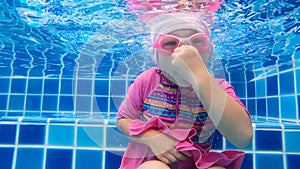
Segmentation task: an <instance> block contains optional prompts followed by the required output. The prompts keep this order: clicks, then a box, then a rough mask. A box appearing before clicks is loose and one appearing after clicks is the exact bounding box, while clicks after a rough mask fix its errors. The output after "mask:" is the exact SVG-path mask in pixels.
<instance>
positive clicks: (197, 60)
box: [172, 45, 253, 148]
mask: <svg viewBox="0 0 300 169" xmlns="http://www.w3.org/2000/svg"><path fill="white" fill-rule="evenodd" d="M172 65H173V66H174V70H176V71H177V73H178V74H180V75H181V77H183V78H184V79H185V80H186V81H187V82H190V84H191V85H192V87H193V89H194V91H195V92H196V94H197V96H198V97H199V99H200V100H201V102H202V103H203V105H204V106H205V108H206V110H207V112H208V115H209V117H210V118H211V120H212V122H213V124H214V125H215V126H216V128H217V129H218V130H219V131H220V132H221V134H222V135H223V136H224V137H225V138H226V139H228V140H229V141H230V142H231V143H232V144H234V145H235V146H237V147H240V148H243V147H246V146H247V145H248V144H249V143H250V142H251V140H252V137H253V132H252V131H253V130H252V123H251V120H250V118H249V116H248V113H247V112H246V111H245V110H244V108H243V107H242V106H241V105H240V104H239V103H238V102H237V101H235V100H234V99H233V98H232V97H231V96H230V95H228V94H227V93H226V92H225V91H224V90H223V89H222V88H221V86H220V85H219V84H218V82H217V81H216V80H215V79H214V78H213V77H212V76H211V74H210V72H209V71H208V69H207V67H206V65H205V62H204V61H203V59H202V58H201V57H200V54H199V53H198V51H197V49H195V48H194V47H192V46H188V45H182V46H181V47H179V48H177V49H176V50H175V52H174V53H173V57H172Z"/></svg>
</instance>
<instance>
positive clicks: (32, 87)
mask: <svg viewBox="0 0 300 169" xmlns="http://www.w3.org/2000/svg"><path fill="white" fill-rule="evenodd" d="M42 86H43V80H42V79H28V89H27V93H29V94H41V93H42Z"/></svg>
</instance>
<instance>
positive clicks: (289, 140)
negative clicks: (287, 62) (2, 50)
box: [0, 69, 300, 169]
mask: <svg viewBox="0 0 300 169" xmlns="http://www.w3.org/2000/svg"><path fill="white" fill-rule="evenodd" d="M227 73H228V74H227V76H228V77H229V78H228V79H229V80H230V82H231V84H232V85H233V86H234V87H235V89H236V91H237V94H238V95H239V96H240V97H241V99H242V101H243V102H244V103H245V105H246V106H247V107H248V109H249V111H250V113H251V116H252V119H253V127H254V139H253V142H252V144H251V145H249V146H248V147H247V148H245V149H243V150H244V151H245V152H246V158H245V161H244V165H243V167H242V168H243V169H252V168H253V169H263V168H272V169H296V168H297V167H298V165H297V164H298V162H296V161H298V160H300V148H299V145H298V140H299V138H300V127H299V110H298V102H299V95H298V94H297V93H299V92H298V91H299V90H300V88H299V87H298V86H299V83H298V82H299V80H298V78H299V77H300V76H299V75H300V71H299V70H295V69H292V70H290V71H286V72H285V73H279V74H276V75H273V76H270V77H266V78H261V79H259V80H254V81H251V80H250V79H254V78H255V72H246V71H245V72H243V73H241V71H231V72H230V71H229V72H227ZM131 81H132V80H128V79H120V78H119V79H105V78H98V79H88V78H83V79H77V80H76V81H75V83H76V85H75V86H80V85H82V86H85V89H86V90H80V92H81V93H78V92H77V93H76V96H75V95H74V91H73V90H72V87H71V86H74V81H73V80H72V79H71V78H63V77H58V78H50V77H48V78H47V77H20V76H10V77H3V76H2V77H0V84H1V88H0V100H1V102H0V114H1V118H0V166H1V167H0V168H1V169H11V168H13V169H27V168H28V169H29V168H30V169H43V168H45V169H54V168H55V169H85V168H90V169H94V168H95V169H96V168H105V169H115V168H118V165H119V163H120V160H121V156H122V153H123V152H124V150H125V148H126V146H127V144H128V141H129V140H128V139H127V138H126V137H124V136H123V135H122V134H120V132H119V131H118V130H117V129H116V127H115V121H114V118H115V115H116V112H117V107H118V104H119V102H120V101H121V100H122V99H123V98H124V95H125V93H126V89H127V87H128V84H130V82H131ZM112 84H114V85H112ZM110 86H111V87H110ZM91 89H100V90H95V92H93V91H92V90H91ZM76 106H77V107H76ZM74 112H76V113H74ZM213 149H214V150H217V151H221V150H227V149H236V148H235V147H234V146H232V145H231V144H230V143H228V142H227V141H226V140H225V139H224V138H223V137H222V136H221V135H220V134H219V133H217V134H216V136H215V143H214V146H213Z"/></svg>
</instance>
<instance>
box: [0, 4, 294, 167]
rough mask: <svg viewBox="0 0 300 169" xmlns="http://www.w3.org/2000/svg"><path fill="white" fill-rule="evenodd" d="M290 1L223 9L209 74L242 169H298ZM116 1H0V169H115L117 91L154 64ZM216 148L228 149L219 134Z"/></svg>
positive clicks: (140, 29) (119, 145)
mask: <svg viewBox="0 0 300 169" xmlns="http://www.w3.org/2000/svg"><path fill="white" fill-rule="evenodd" d="M299 5H300V1H299V0H285V1H282V0H268V1H263V0H248V1H244V0H240V1H233V0H228V1H226V3H225V4H223V5H222V6H221V8H220V10H219V11H218V12H217V13H216V15H215V22H214V25H213V26H214V27H213V29H212V33H213V37H212V38H213V41H214V44H215V51H216V52H215V55H214V57H213V59H212V60H211V62H210V64H209V65H210V68H211V70H212V72H213V73H214V74H215V76H217V77H224V78H226V79H227V80H228V81H229V82H230V83H231V84H232V85H233V86H234V87H235V90H236V93H237V95H238V96H239V97H240V98H241V100H242V101H243V102H244V103H245V105H246V106H247V108H248V110H249V112H250V114H251V117H252V120H253V128H254V138H253V142H252V143H251V145H249V146H248V147H247V148H245V149H243V150H244V151H245V152H246V158H245V161H244V164H243V166H242V168H243V169H265V168H272V169H298V163H299V162H298V161H299V160H300V146H299V145H298V142H299V139H300V124H299V123H300V109H299V104H300V94H299V93H300V70H299V68H298V67H299V66H300V61H299V58H300V52H299V50H300V35H299V34H300V25H299V16H300V7H299ZM149 45H150V44H149V34H148V33H147V28H146V27H145V25H144V23H143V22H142V21H140V20H139V19H138V17H137V15H136V14H134V13H132V12H130V11H129V10H128V8H127V7H126V2H125V1H124V0H114V1H111V0H101V1H96V0H85V1H83V0H76V1H75V0H74V1H68V0H63V1H54V0H1V1H0V169H54V168H55V169H86V168H89V169H96V168H97V169H100V168H103V169H116V168H118V165H119V164H120V160H121V156H122V153H123V152H124V150H125V148H126V146H127V144H128V141H129V139H128V138H126V137H125V136H124V135H122V134H121V133H120V132H119V131H118V130H117V129H116V127H115V121H114V119H115V117H116V113H117V109H118V106H119V105H120V103H121V101H122V100H123V99H124V96H125V95H126V92H127V88H128V85H129V84H130V83H131V82H132V81H133V80H134V78H135V77H136V76H137V75H138V74H139V73H141V72H142V71H143V70H145V69H147V68H149V67H152V66H154V64H153V63H152V61H151V59H150V57H149V53H148V48H149ZM214 139H215V142H214V145H213V149H214V150H216V151H222V150H228V149H237V148H236V147H234V146H233V145H231V144H230V143H229V142H227V141H226V140H225V139H224V138H223V137H222V136H221V135H220V134H219V133H217V134H216V136H215V138H214Z"/></svg>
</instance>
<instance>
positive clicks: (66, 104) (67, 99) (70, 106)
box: [59, 96, 74, 111]
mask: <svg viewBox="0 0 300 169" xmlns="http://www.w3.org/2000/svg"><path fill="white" fill-rule="evenodd" d="M73 98H74V97H73V96H60V99H59V110H60V111H73V110H74V102H73Z"/></svg>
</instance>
